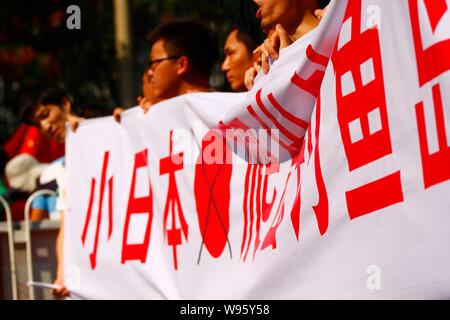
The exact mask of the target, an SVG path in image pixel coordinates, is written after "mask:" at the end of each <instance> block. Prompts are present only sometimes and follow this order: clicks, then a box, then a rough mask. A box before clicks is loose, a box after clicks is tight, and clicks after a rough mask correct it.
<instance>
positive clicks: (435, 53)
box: [409, 0, 450, 86]
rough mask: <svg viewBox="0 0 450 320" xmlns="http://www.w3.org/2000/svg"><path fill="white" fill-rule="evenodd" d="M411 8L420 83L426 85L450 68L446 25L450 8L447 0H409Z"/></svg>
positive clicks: (449, 40) (449, 39) (448, 39)
mask: <svg viewBox="0 0 450 320" xmlns="http://www.w3.org/2000/svg"><path fill="white" fill-rule="evenodd" d="M409 11H410V16H411V26H412V31H413V37H414V47H415V50H416V59H417V71H418V74H419V84H420V86H423V85H424V84H426V83H427V82H429V81H430V80H433V79H435V78H436V77H437V76H439V75H440V74H442V73H444V72H446V71H448V70H450V59H449V58H448V57H450V37H449V31H448V27H446V25H448V23H449V21H450V9H449V6H448V2H447V0H409ZM419 13H422V15H420V14H419ZM421 16H422V17H428V19H421V18H420V17H421ZM427 20H428V21H427ZM446 23H447V24H446ZM425 40H427V41H425Z"/></svg>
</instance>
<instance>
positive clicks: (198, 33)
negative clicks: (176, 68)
mask: <svg viewBox="0 0 450 320" xmlns="http://www.w3.org/2000/svg"><path fill="white" fill-rule="evenodd" d="M149 40H150V45H151V46H153V45H154V44H155V42H157V41H159V40H164V47H165V49H166V50H167V51H168V52H169V53H170V55H183V56H187V57H188V59H189V62H190V64H191V66H192V69H193V70H194V72H195V73H197V74H198V75H201V76H205V77H209V76H210V75H211V72H212V70H213V67H214V65H215V63H216V61H217V60H218V59H219V52H220V50H219V41H218V38H217V35H216V34H215V33H214V32H213V31H212V30H211V29H210V28H209V27H208V26H206V25H205V24H203V23H202V22H200V21H198V20H196V19H192V18H176V19H174V20H171V21H169V22H165V23H162V24H160V25H159V26H158V27H156V29H155V30H153V31H152V32H151V33H150V35H149Z"/></svg>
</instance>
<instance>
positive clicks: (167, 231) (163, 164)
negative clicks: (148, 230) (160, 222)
mask: <svg viewBox="0 0 450 320" xmlns="http://www.w3.org/2000/svg"><path fill="white" fill-rule="evenodd" d="M172 133H173V131H172V130H171V131H170V142H169V156H168V157H167V158H163V159H161V160H160V168H159V174H160V175H164V174H168V175H169V189H168V191H167V199H166V204H165V207H164V239H166V238H167V241H168V244H169V246H172V248H173V262H174V268H175V270H178V257H177V246H178V245H181V243H182V235H184V237H185V239H186V241H187V240H188V225H187V223H186V220H185V218H184V215H183V208H182V206H181V201H180V196H179V194H178V187H177V180H176V179H175V172H176V171H180V170H182V169H183V153H182V152H181V153H178V154H172V146H173V142H172ZM169 212H170V214H171V225H170V228H169V226H168V223H167V220H168V218H169ZM177 220H178V221H179V223H180V225H181V228H180V227H177Z"/></svg>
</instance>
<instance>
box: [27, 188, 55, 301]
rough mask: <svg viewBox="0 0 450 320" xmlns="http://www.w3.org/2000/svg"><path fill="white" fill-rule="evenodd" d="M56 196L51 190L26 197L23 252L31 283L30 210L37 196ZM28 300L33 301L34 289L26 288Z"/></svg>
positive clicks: (39, 191)
mask: <svg viewBox="0 0 450 320" xmlns="http://www.w3.org/2000/svg"><path fill="white" fill-rule="evenodd" d="M45 195H47V196H56V192H55V191H53V190H46V189H44V190H38V191H36V192H34V193H33V194H32V195H31V196H29V197H28V199H27V202H26V203H25V250H26V259H27V274H28V281H33V260H32V249H31V231H30V229H31V228H30V209H31V204H32V203H33V201H34V200H35V199H36V198H37V197H39V196H45ZM28 293H29V299H30V300H34V287H33V286H29V287H28Z"/></svg>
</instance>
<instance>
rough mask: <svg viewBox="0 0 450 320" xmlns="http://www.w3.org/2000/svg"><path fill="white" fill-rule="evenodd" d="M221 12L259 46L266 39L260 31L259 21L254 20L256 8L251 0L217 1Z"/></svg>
mask: <svg viewBox="0 0 450 320" xmlns="http://www.w3.org/2000/svg"><path fill="white" fill-rule="evenodd" d="M217 1H218V2H219V4H220V6H221V7H222V9H223V11H224V12H225V13H226V14H227V15H228V16H229V17H230V18H231V19H233V21H234V23H236V25H237V26H238V27H239V28H240V29H242V30H243V31H246V32H247V33H248V34H249V35H250V37H252V39H253V40H254V41H255V42H256V43H258V44H260V43H262V42H263V41H264V39H265V38H266V35H265V34H264V33H263V32H262V30H261V24H260V20H259V19H257V18H256V16H255V15H256V12H257V11H258V6H257V5H256V3H254V2H253V1H252V0H217Z"/></svg>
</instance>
